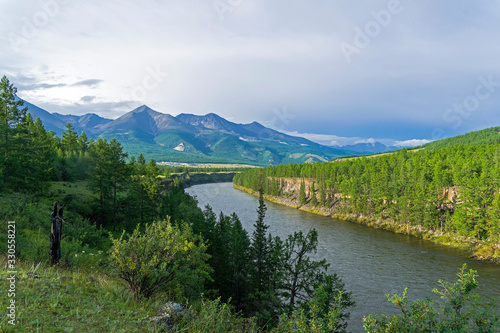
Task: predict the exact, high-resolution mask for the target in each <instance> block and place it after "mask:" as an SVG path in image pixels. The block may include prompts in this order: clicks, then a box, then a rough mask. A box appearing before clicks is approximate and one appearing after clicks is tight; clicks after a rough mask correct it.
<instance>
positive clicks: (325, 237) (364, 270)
mask: <svg viewBox="0 0 500 333" xmlns="http://www.w3.org/2000/svg"><path fill="white" fill-rule="evenodd" d="M186 191H187V192H188V193H189V194H191V195H195V196H196V197H197V198H198V202H199V205H200V207H204V206H205V205H206V204H210V206H211V207H212V208H213V210H214V212H215V213H216V214H218V213H219V212H221V211H222V212H223V213H224V214H231V213H232V212H236V214H238V216H239V217H240V219H241V222H242V224H243V227H244V228H245V229H246V230H247V231H248V232H249V234H251V233H252V231H253V223H254V222H255V220H256V219H257V212H256V210H257V207H258V198H256V197H254V196H252V195H250V194H248V193H245V192H242V191H238V190H235V189H233V187H232V184H231V183H217V184H205V185H197V186H193V187H191V188H188V189H186ZM266 205H267V207H268V210H267V213H266V220H265V221H266V223H267V224H269V225H270V227H269V232H271V233H272V234H273V236H280V237H281V238H286V236H287V235H289V234H291V233H293V232H294V231H298V230H303V231H305V232H307V230H308V229H310V228H316V230H317V231H318V238H319V245H318V253H317V254H316V255H315V257H316V258H318V259H323V258H324V259H326V260H327V261H328V262H329V263H330V264H331V266H330V270H331V272H335V273H337V274H338V275H339V276H340V277H341V278H342V280H343V281H344V282H345V284H346V287H347V289H348V290H350V291H352V292H353V296H354V299H355V301H356V303H357V305H356V308H355V309H352V310H351V320H350V323H349V330H350V331H353V332H362V331H363V328H362V322H361V321H362V318H363V316H366V315H367V314H369V313H381V312H384V313H391V314H394V313H396V312H395V311H396V309H395V308H394V306H393V305H392V304H391V303H389V302H388V301H387V299H386V297H385V296H384V295H385V294H393V293H401V292H402V291H403V290H404V288H405V287H408V297H409V299H410V300H412V299H416V298H424V297H426V296H432V295H433V293H432V291H431V290H432V289H433V288H437V287H439V285H438V283H437V281H438V280H440V279H442V280H447V281H455V280H456V279H455V278H456V276H455V274H456V272H457V270H458V269H459V268H460V267H461V266H462V264H463V263H467V265H468V266H469V267H470V268H473V269H475V270H477V271H478V274H479V283H480V286H481V287H480V289H479V293H480V294H483V295H487V296H488V297H499V296H500V283H499V282H500V266H498V265H493V264H489V263H482V262H478V261H476V260H471V259H469V258H467V255H466V253H464V252H462V251H460V250H457V249H453V248H450V247H446V246H442V245H438V244H434V243H432V242H429V241H425V240H422V239H418V238H414V237H409V236H404V235H397V234H394V233H391V232H388V231H383V230H376V229H372V228H369V227H365V226H361V225H358V224H355V223H350V222H345V221H340V220H335V219H332V218H329V217H324V216H319V215H315V214H311V213H306V212H303V211H301V210H298V209H294V208H290V207H286V206H283V205H279V204H274V203H271V202H266Z"/></svg>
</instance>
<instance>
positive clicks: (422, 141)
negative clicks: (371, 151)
mask: <svg viewBox="0 0 500 333" xmlns="http://www.w3.org/2000/svg"><path fill="white" fill-rule="evenodd" d="M429 142H431V141H430V140H425V139H412V140H404V141H396V142H395V143H394V146H396V147H416V146H420V145H423V144H426V143H429Z"/></svg>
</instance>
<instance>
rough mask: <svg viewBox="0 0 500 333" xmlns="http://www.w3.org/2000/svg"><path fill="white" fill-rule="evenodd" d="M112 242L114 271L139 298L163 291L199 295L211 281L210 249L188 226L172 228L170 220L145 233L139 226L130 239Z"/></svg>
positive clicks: (174, 226) (159, 223) (151, 227)
mask: <svg viewBox="0 0 500 333" xmlns="http://www.w3.org/2000/svg"><path fill="white" fill-rule="evenodd" d="M111 241H112V243H113V246H112V249H111V258H110V265H111V269H112V271H113V273H114V274H116V275H117V276H118V277H119V278H120V279H123V280H124V281H125V282H126V284H127V285H128V287H129V288H130V289H131V290H132V292H133V293H134V297H136V298H137V297H139V296H144V297H151V296H152V295H153V294H155V293H157V292H161V291H168V292H170V293H174V294H176V295H182V294H183V295H186V294H187V293H189V292H193V291H194V292H196V293H199V292H201V291H202V287H203V282H204V280H205V279H207V278H209V271H210V268H209V266H208V264H207V263H206V260H207V259H208V257H209V256H208V254H206V249H207V246H206V244H205V243H204V242H203V240H202V239H201V238H200V237H199V236H196V235H193V233H192V231H191V227H190V226H189V225H188V224H180V225H179V226H177V225H172V224H171V223H170V221H169V220H168V219H167V220H166V221H161V222H155V223H153V224H149V225H146V228H145V231H144V233H142V234H141V232H140V231H139V226H137V228H136V229H135V230H134V232H133V233H132V234H131V235H130V236H129V237H128V239H125V232H124V233H123V234H122V236H121V237H120V238H119V239H114V238H113V237H112V236H111Z"/></svg>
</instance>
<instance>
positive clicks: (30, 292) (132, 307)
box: [0, 237, 156, 333]
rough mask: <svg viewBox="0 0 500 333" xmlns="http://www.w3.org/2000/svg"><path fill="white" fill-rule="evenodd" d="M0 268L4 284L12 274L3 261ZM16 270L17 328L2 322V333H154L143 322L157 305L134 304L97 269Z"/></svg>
mask: <svg viewBox="0 0 500 333" xmlns="http://www.w3.org/2000/svg"><path fill="white" fill-rule="evenodd" d="M46 238H48V237H46ZM45 252H47V251H45ZM82 255H83V254H82ZM97 255H98V254H95V256H97ZM95 256H94V257H95ZM79 257H80V256H78V258H79ZM88 257H89V258H93V257H92V256H88ZM0 265H1V266H2V269H0V279H1V280H2V281H5V279H6V278H7V277H9V276H10V274H9V273H8V270H6V269H3V268H4V267H5V265H6V262H4V261H3V258H0ZM16 270H17V277H18V279H17V280H16V325H15V326H13V325H10V324H8V322H7V320H1V321H0V331H1V332H6V333H10V332H12V333H17V332H63V331H66V332H155V327H154V323H150V322H148V321H145V319H146V318H148V317H152V316H154V315H155V312H156V311H155V304H154V303H153V302H152V301H150V300H134V299H133V297H132V295H131V294H130V293H129V292H128V291H127V290H124V288H123V287H122V286H121V284H120V283H118V281H116V280H114V279H111V278H109V277H107V276H106V275H105V274H102V273H101V272H99V271H96V269H90V267H89V269H84V268H83V267H80V266H79V267H78V269H73V270H67V269H62V268H61V267H48V266H45V265H44V264H33V263H30V262H26V261H18V262H17V265H16ZM3 290H4V289H3ZM9 299H10V298H8V297H1V298H0V306H2V308H7V306H8V304H7V302H8V301H9Z"/></svg>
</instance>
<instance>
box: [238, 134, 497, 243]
mask: <svg viewBox="0 0 500 333" xmlns="http://www.w3.org/2000/svg"><path fill="white" fill-rule="evenodd" d="M499 150H500V145H499V144H490V145H485V144H477V145H464V146H450V147H446V148H441V149H436V150H428V149H423V150H419V151H407V150H405V149H403V150H401V151H398V152H395V153H393V154H388V155H382V156H378V157H376V158H368V157H362V158H356V159H349V160H342V161H335V162H330V163H315V164H291V165H278V166H271V167H267V168H264V169H262V170H246V171H245V172H243V173H241V174H239V175H236V176H235V178H234V183H235V184H236V185H240V186H243V187H246V188H249V189H253V190H255V191H256V190H257V189H258V187H259V185H258V179H259V172H263V173H264V177H265V179H266V182H265V185H264V192H265V193H266V194H269V195H274V196H282V195H284V193H283V184H284V181H283V178H299V179H302V183H301V184H300V188H299V189H298V191H296V192H298V193H293V195H295V197H296V198H298V201H299V203H300V205H304V204H310V205H312V206H316V207H325V208H328V209H333V210H334V211H335V212H337V213H339V214H344V215H357V216H364V217H370V218H380V219H385V220H392V221H394V222H396V223H399V224H401V225H406V226H416V227H422V228H426V229H430V230H435V231H448V232H455V233H458V234H460V235H463V236H466V237H472V238H475V239H478V240H491V241H493V242H498V241H499V237H500V191H499V189H500V186H499V185H500V184H499V182H500V164H499V163H500V155H499ZM305 180H309V181H311V182H312V185H311V188H310V191H305V184H304V182H305ZM307 192H309V193H307ZM306 194H307V195H306ZM450 199H451V200H450Z"/></svg>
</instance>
